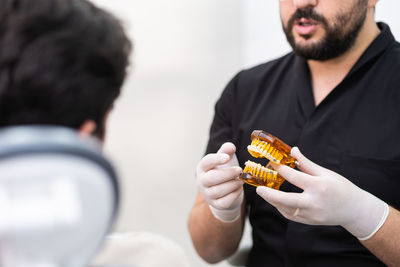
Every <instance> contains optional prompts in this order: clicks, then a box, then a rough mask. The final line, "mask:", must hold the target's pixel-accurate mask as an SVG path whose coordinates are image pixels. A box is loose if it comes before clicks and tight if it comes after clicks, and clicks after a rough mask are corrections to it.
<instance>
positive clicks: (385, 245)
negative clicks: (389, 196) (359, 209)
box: [361, 207, 400, 267]
mask: <svg viewBox="0 0 400 267" xmlns="http://www.w3.org/2000/svg"><path fill="white" fill-rule="evenodd" d="M399 225H400V212H399V211H398V210H396V209H394V208H392V207H390V210H389V215H388V217H387V219H386V221H385V223H384V224H383V225H382V227H381V228H380V229H379V231H378V232H376V234H375V235H374V236H372V237H371V238H370V239H368V240H366V241H362V242H361V243H362V244H363V245H364V246H365V247H366V248H367V249H369V250H370V251H371V252H372V253H373V254H374V255H375V256H376V257H378V258H379V259H380V260H381V261H383V262H384V263H385V264H386V265H388V266H393V267H394V266H400V253H399V248H400V227H399Z"/></svg>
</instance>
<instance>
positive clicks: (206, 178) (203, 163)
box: [196, 143, 243, 222]
mask: <svg viewBox="0 0 400 267" xmlns="http://www.w3.org/2000/svg"><path fill="white" fill-rule="evenodd" d="M235 151H236V147H235V145H233V144H232V143H225V144H223V145H222V146H221V148H220V149H219V150H218V152H217V153H216V154H208V155H206V156H204V157H203V158H202V159H201V160H200V162H199V163H198V164H197V168H196V177H197V187H198V189H199V191H200V193H201V195H202V196H203V198H204V199H205V201H207V203H208V204H209V205H210V209H211V212H212V213H213V215H214V217H215V218H217V219H219V220H220V221H223V222H233V221H235V220H236V219H238V218H239V217H240V210H241V204H242V202H243V182H242V181H241V180H239V179H238V176H239V174H240V173H241V171H242V169H241V168H240V167H239V163H238V160H237V157H236V154H235Z"/></svg>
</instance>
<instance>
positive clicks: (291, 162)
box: [239, 130, 298, 189]
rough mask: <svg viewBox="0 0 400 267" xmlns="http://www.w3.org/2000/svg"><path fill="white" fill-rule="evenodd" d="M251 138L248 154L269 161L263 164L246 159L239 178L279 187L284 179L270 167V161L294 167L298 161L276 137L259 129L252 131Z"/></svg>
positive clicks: (275, 187) (254, 184) (252, 183)
mask: <svg viewBox="0 0 400 267" xmlns="http://www.w3.org/2000/svg"><path fill="white" fill-rule="evenodd" d="M251 140H252V142H251V144H250V145H249V146H247V150H248V151H249V153H250V155H252V156H253V157H255V158H266V159H268V160H269V162H268V164H267V165H266V166H263V165H261V164H259V163H255V162H252V161H250V160H249V161H247V162H246V163H245V168H244V170H243V172H242V173H241V174H240V176H239V178H240V179H241V180H242V181H244V182H245V183H247V184H250V185H253V186H268V187H270V188H274V189H279V187H280V186H281V185H282V183H283V182H284V181H285V179H284V178H283V177H282V176H280V175H279V174H278V172H276V171H275V170H273V169H272V168H271V167H270V163H271V162H273V163H275V164H282V165H287V166H289V167H291V168H294V167H295V166H296V165H297V164H298V163H297V161H296V160H295V159H294V158H293V157H291V156H290V151H291V147H290V146H288V145H287V144H285V143H284V142H283V141H281V140H280V139H278V138H277V137H275V136H273V135H271V134H269V133H267V132H264V131H261V130H255V131H253V133H252V134H251Z"/></svg>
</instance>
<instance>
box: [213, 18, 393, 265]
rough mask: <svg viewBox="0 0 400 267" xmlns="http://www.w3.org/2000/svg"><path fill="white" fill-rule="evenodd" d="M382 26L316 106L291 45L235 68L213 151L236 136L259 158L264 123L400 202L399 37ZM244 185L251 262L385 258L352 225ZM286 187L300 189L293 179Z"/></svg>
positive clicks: (243, 154) (242, 157)
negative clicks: (255, 140)
mask: <svg viewBox="0 0 400 267" xmlns="http://www.w3.org/2000/svg"><path fill="white" fill-rule="evenodd" d="M378 26H379V28H380V29H381V33H380V35H379V36H378V37H377V38H376V40H374V42H373V43H372V44H371V45H370V46H369V48H368V49H367V50H366V51H365V53H364V54H363V55H362V56H361V58H360V59H359V60H358V62H357V63H356V64H355V66H354V67H353V68H352V69H351V71H350V72H349V74H348V75H347V76H346V77H345V78H344V80H343V81H342V82H341V83H340V84H339V85H338V86H337V87H336V88H335V89H334V90H333V91H332V92H331V93H330V94H329V95H328V96H327V97H326V98H325V99H324V100H323V101H322V102H321V103H320V104H319V105H318V106H317V107H316V106H315V104H314V99H313V93H312V87H311V82H310V73H309V68H308V65H307V62H306V60H305V59H304V58H301V57H298V56H296V55H294V54H293V53H290V54H288V55H286V56H284V57H282V58H280V59H277V60H275V61H271V62H268V63H266V64H263V65H259V66H257V67H254V68H252V69H248V70H244V71H242V72H240V73H239V74H237V75H236V76H235V77H234V78H233V79H232V80H231V82H230V83H229V84H228V85H227V87H226V89H225V90H224V92H223V93H222V95H221V97H220V99H219V100H218V101H217V103H216V106H215V116H214V120H213V122H212V125H211V129H210V137H209V143H208V146H207V151H206V153H215V152H216V151H217V150H218V148H219V147H220V146H221V144H223V143H224V142H227V141H231V142H233V143H234V144H235V145H236V146H237V156H238V160H239V164H240V166H242V167H243V166H244V162H245V161H247V160H249V159H251V160H253V161H257V160H255V159H254V158H252V157H251V156H250V154H249V153H248V152H247V145H249V144H250V134H251V132H252V131H253V130H255V129H260V130H265V131H267V132H269V133H271V134H273V135H275V136H277V137H278V138H280V139H281V140H283V141H284V142H286V143H287V144H288V145H290V146H298V147H299V148H300V150H301V151H302V152H303V154H304V155H305V156H307V157H308V158H309V159H311V160H312V161H314V162H316V163H317V164H319V165H321V166H324V167H326V168H328V169H330V170H333V171H335V172H337V173H339V174H341V175H343V176H344V177H346V178H347V179H349V180H350V181H351V182H353V183H354V184H356V185H358V186H359V187H361V188H363V189H365V190H367V191H368V192H370V193H372V194H374V195H375V196H377V197H379V198H381V199H382V200H384V201H386V202H387V203H388V204H389V205H392V206H394V207H395V208H400V44H399V43H397V42H396V41H395V39H394V37H393V35H392V33H391V32H390V29H389V27H388V26H387V25H386V24H383V23H378ZM263 163H265V162H263ZM244 187H245V199H246V204H247V205H248V215H249V219H250V223H251V225H252V228H253V230H252V231H253V232H252V235H253V248H252V250H251V252H250V255H249V258H248V262H247V266H250V267H254V266H272V267H280V266H282V267H283V266H285V267H288V266H290V267H294V266H296V267H299V266H309V267H322V266H323V267H330V266H332V267H338V266H340V267H346V266H349V267H354V266H363V267H370V266H385V265H384V264H383V263H382V262H380V261H379V260H378V259H377V258H376V257H375V256H373V255H372V254H371V253H370V252H369V251H368V250H367V249H366V248H364V247H363V246H362V245H361V243H360V242H359V241H358V240H357V238H355V237H354V236H352V235H351V234H350V233H348V232H347V231H346V230H345V229H344V228H342V227H340V226H309V225H305V224H300V223H296V222H292V221H288V220H287V219H285V218H284V217H283V216H282V215H280V214H279V212H278V211H277V210H276V209H275V208H274V207H273V206H271V205H270V204H268V203H266V202H265V201H264V200H263V199H262V198H261V197H259V196H258V195H257V194H256V192H255V187H253V186H249V185H247V184H246V185H244ZM281 190H283V191H291V192H293V191H294V192H300V189H299V188H297V187H295V186H293V185H291V184H289V183H288V182H284V184H283V185H282V186H281Z"/></svg>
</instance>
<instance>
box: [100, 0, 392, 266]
mask: <svg viewBox="0 0 400 267" xmlns="http://www.w3.org/2000/svg"><path fill="white" fill-rule="evenodd" d="M93 1H94V2H95V3H96V4H98V5H99V6H102V7H105V8H106V9H108V10H110V11H112V12H113V13H115V14H116V15H117V16H118V17H119V18H121V19H122V21H123V23H124V25H125V26H126V28H127V30H128V32H129V35H130V36H131V38H132V40H133V41H134V46H135V48H134V54H133V57H132V62H133V63H134V64H133V66H132V68H131V71H130V75H129V77H128V79H127V81H126V83H125V86H124V88H123V94H122V96H121V97H120V98H119V100H118V101H117V103H116V106H115V110H114V111H113V112H112V114H111V116H110V118H109V124H108V135H107V139H106V152H107V154H108V155H109V156H110V157H111V158H112V160H113V162H114V163H115V164H116V165H117V167H118V170H119V174H120V177H121V184H122V207H121V209H120V215H119V218H118V221H117V225H116V230H117V231H150V232H154V233H158V234H161V235H163V236H165V237H167V238H169V239H171V240H173V241H175V242H177V243H178V244H179V245H180V246H182V247H183V248H184V250H185V252H186V253H187V256H188V258H189V259H190V261H191V263H192V264H193V266H195V267H201V266H209V265H207V264H205V263H204V262H203V261H202V260H200V259H199V257H198V256H197V255H196V253H195V252H194V249H193V247H192V244H191V241H190V237H189V234H188V232H187V227H186V221H187V216H188V214H189V210H190V208H191V206H192V204H193V201H194V199H195V194H196V188H195V180H194V171H195V166H196V163H197V162H198V160H199V159H200V158H201V157H202V155H203V153H204V150H205V145H206V142H207V134H208V130H209V125H210V123H211V119H212V115H213V106H214V103H215V101H216V100H217V98H218V96H219V95H220V93H221V91H222V89H223V87H224V86H225V84H226V83H227V82H228V80H229V79H230V78H231V77H232V76H233V75H234V74H235V73H236V72H237V71H239V70H240V69H242V68H244V67H249V66H252V65H255V64H258V63H260V62H263V61H266V60H268V59H271V58H275V57H278V56H280V55H283V54H284V53H286V52H288V51H290V48H289V46H288V45H287V43H286V39H285V37H284V35H283V33H282V30H281V25H280V19H279V12H278V0H268V1H266V0H249V1H244V0H243V1H240V0H218V1H215V0H202V1H192V0H189V1H183V0H170V1H162V0H146V1H143V0H113V1H110V0H93ZM399 6H400V3H399V1H398V0H382V1H381V3H379V5H378V8H377V17H378V18H379V20H384V21H386V22H388V23H389V25H391V27H392V30H393V31H394V33H395V35H396V36H397V38H398V39H400V21H399V20H398V19H397V20H396V16H397V14H396V13H395V12H396V11H397V10H400V9H399ZM213 266H220V267H224V266H228V265H227V264H226V263H221V264H218V265H213Z"/></svg>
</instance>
